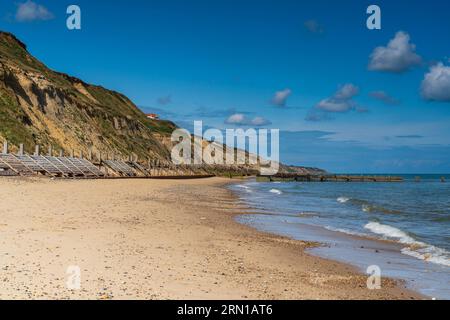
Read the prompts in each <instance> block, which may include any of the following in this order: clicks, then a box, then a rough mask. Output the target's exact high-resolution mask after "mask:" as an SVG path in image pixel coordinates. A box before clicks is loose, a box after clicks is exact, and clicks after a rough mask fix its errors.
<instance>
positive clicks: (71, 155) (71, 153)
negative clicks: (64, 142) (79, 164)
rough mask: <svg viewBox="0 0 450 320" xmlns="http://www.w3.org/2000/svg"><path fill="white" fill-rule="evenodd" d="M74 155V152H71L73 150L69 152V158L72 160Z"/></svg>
mask: <svg viewBox="0 0 450 320" xmlns="http://www.w3.org/2000/svg"><path fill="white" fill-rule="evenodd" d="M74 153H75V152H74V151H73V149H72V150H70V157H71V158H73V155H74Z"/></svg>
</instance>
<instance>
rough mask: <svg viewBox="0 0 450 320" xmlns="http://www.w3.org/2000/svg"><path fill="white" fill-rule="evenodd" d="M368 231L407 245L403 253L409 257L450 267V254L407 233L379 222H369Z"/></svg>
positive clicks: (366, 226)
mask: <svg viewBox="0 0 450 320" xmlns="http://www.w3.org/2000/svg"><path fill="white" fill-rule="evenodd" d="M364 228H366V229H367V230H370V231H371V232H373V233H375V234H378V235H381V236H383V237H384V238H386V239H393V240H396V241H398V242H399V243H402V244H405V245H407V247H406V248H403V249H402V250H401V252H402V253H403V254H406V255H408V256H411V257H414V258H417V259H420V260H425V261H428V262H432V263H436V264H440V265H444V266H450V252H448V251H447V250H445V249H441V248H438V247H436V246H433V245H429V244H427V243H424V242H421V241H417V240H415V239H414V238H413V237H411V236H410V235H408V234H407V233H406V232H404V231H402V230H400V229H398V228H395V227H392V226H389V225H385V224H381V223H378V222H369V223H368V224H366V225H365V226H364Z"/></svg>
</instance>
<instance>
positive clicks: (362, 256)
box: [231, 175, 450, 299]
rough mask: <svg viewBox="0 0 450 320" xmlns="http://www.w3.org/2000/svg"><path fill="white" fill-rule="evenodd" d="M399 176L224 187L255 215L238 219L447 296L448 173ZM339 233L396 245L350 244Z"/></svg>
mask: <svg viewBox="0 0 450 320" xmlns="http://www.w3.org/2000/svg"><path fill="white" fill-rule="evenodd" d="M402 177H403V178H404V182H400V183H371V182H367V183H365V182H363V183H360V182H351V183H345V182H342V183H341V182H257V181H255V180H250V181H246V182H243V183H241V184H237V185H232V186H231V188H232V189H233V190H234V191H235V192H236V193H237V194H238V195H239V197H240V198H241V199H242V200H243V201H244V202H246V203H247V204H248V205H249V206H251V207H252V208H255V210H256V211H257V213H253V214H244V215H241V216H239V217H238V218H237V219H238V221H239V222H241V223H244V224H248V225H251V226H253V227H255V228H257V229H260V230H262V231H268V232H273V233H277V234H281V235H284V236H289V237H291V238H294V239H301V240H314V241H321V242H325V243H326V244H327V245H328V246H327V247H324V248H319V249H314V250H313V253H316V254H318V255H321V256H325V257H327V258H333V259H336V260H341V261H345V262H349V263H352V264H354V265H356V266H358V267H360V268H361V269H364V270H365V269H366V267H368V266H369V265H379V266H380V268H381V269H382V272H383V274H384V275H386V276H391V277H396V278H400V279H404V280H406V281H407V283H408V285H409V286H410V287H411V288H413V289H416V290H418V291H420V292H422V293H424V294H426V295H428V296H430V297H436V298H441V299H450V176H449V175H403V176H402ZM417 177H420V179H417ZM441 177H444V180H445V181H446V182H441ZM305 227H308V228H305ZM345 234H347V235H354V236H362V237H364V238H367V239H374V240H390V241H392V242H393V243H395V244H396V245H395V246H391V247H389V246H387V247H386V244H383V245H382V244H381V243H379V244H378V245H377V244H375V243H364V244H361V243H360V242H361V241H363V240H360V241H359V242H358V243H356V242H355V238H356V237H354V238H353V239H352V238H351V237H342V235H345ZM363 242H364V241H363ZM377 246H378V249H377V248H376V247H377ZM374 253H376V254H374Z"/></svg>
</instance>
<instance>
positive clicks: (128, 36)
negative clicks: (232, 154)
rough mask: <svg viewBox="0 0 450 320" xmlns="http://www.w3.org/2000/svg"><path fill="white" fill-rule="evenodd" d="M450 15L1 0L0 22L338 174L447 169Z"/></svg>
mask: <svg viewBox="0 0 450 320" xmlns="http://www.w3.org/2000/svg"><path fill="white" fill-rule="evenodd" d="M72 4H76V5H78V6H79V7H80V9H81V30H69V29H68V28H67V27H66V19H67V17H68V14H67V13H66V10H67V7H68V6H69V5H72ZM371 4H376V5H378V6H379V8H380V9H381V29H380V30H369V29H368V28H367V26H366V20H367V18H368V17H369V14H367V13H366V10H367V8H368V6H369V5H371ZM449 16H450V2H449V1H444V0H428V1H411V0H408V1H407V0H396V1H364V0H358V1H357V0H355V1H352V0H340V1H338V0H328V1H325V0H316V1H300V0H297V1H284V0H281V1H280V0H278V1H275V0H273V1H265V0H262V1H261V0H259V1H256V0H247V1H237V0H227V1H223V0H214V1H200V0H179V1H174V0H161V1H156V0H155V1H153V0H148V1H144V0H142V1H139V0H134V1H133V0H128V1H121V0H115V1H107V0H96V1H85V0H75V1H65V0H57V1H56V0H32V1H31V0H28V1H26V0H14V1H2V2H1V3H0V29H1V30H4V31H9V32H12V33H14V34H15V35H16V36H17V37H18V38H19V39H21V40H22V41H23V42H25V43H26V44H27V46H28V49H29V51H30V52H31V53H32V54H33V55H34V56H36V57H37V58H38V59H40V60H41V61H43V62H44V63H45V64H46V65H48V66H49V67H50V68H52V69H54V70H57V71H61V72H65V73H68V74H71V75H74V76H76V77H79V78H81V79H83V80H84V81H86V82H89V83H93V84H99V85H102V86H104V87H106V88H109V89H113V90H116V91H119V92H122V93H124V94H125V95H127V96H128V97H129V98H130V99H132V101H133V102H134V103H135V104H136V105H138V106H139V107H140V108H141V109H143V110H144V111H146V112H156V113H158V114H160V115H161V116H162V117H164V118H168V119H170V120H173V121H174V122H176V123H177V124H178V125H180V126H182V127H186V128H191V127H192V125H193V121H194V120H202V121H203V123H204V126H205V127H214V128H219V129H225V128H237V127H243V128H248V127H255V128H276V129H280V150H281V155H280V157H281V161H282V162H284V163H287V164H296V165H306V166H314V167H321V168H324V169H326V170H328V171H330V172H336V173H344V172H345V173H450V144H449V137H450V41H449V39H450V17H449Z"/></svg>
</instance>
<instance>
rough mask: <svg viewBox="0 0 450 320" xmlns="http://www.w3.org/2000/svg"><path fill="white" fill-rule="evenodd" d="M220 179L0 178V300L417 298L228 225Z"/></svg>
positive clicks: (294, 246) (289, 244) (398, 286)
mask: <svg viewBox="0 0 450 320" xmlns="http://www.w3.org/2000/svg"><path fill="white" fill-rule="evenodd" d="M226 183H230V180H229V179H221V178H210V179H198V180H144V179H139V180H125V179H124V180H49V179H35V178H33V179H25V178H20V179H15V178H1V179H0V192H1V194H2V206H1V208H0V215H1V220H0V235H1V237H0V283H1V285H0V299H420V298H422V296H420V295H419V294H417V293H414V292H412V291H409V290H407V289H405V287H404V284H402V283H401V282H397V281H394V280H390V279H385V278H384V279H383V282H382V289H381V290H369V289H367V286H366V281H367V276H366V275H363V274H360V273H358V272H357V270H356V269H355V268H353V267H351V266H349V265H346V264H342V263H338V262H334V261H331V260H326V259H323V258H319V257H316V256H312V255H310V254H307V253H305V249H306V248H309V247H311V246H312V245H313V244H312V243H309V242H304V241H297V240H290V239H288V238H284V237H280V236H274V235H270V234H266V233H262V232H258V231H256V230H255V229H253V228H250V227H247V226H245V225H241V224H239V223H237V222H236V221H235V219H234V217H235V216H236V215H238V214H240V213H242V212H243V210H245V209H246V208H245V207H244V206H243V205H242V204H240V203H238V202H237V201H236V198H235V196H234V195H233V194H232V193H231V191H229V190H228V189H226V188H224V187H223V185H224V184H226ZM70 266H75V267H78V268H79V269H80V271H81V282H80V289H79V290H74V289H72V290H71V289H68V287H67V280H68V279H69V277H70V275H69V274H67V273H66V272H67V270H68V267H70Z"/></svg>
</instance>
